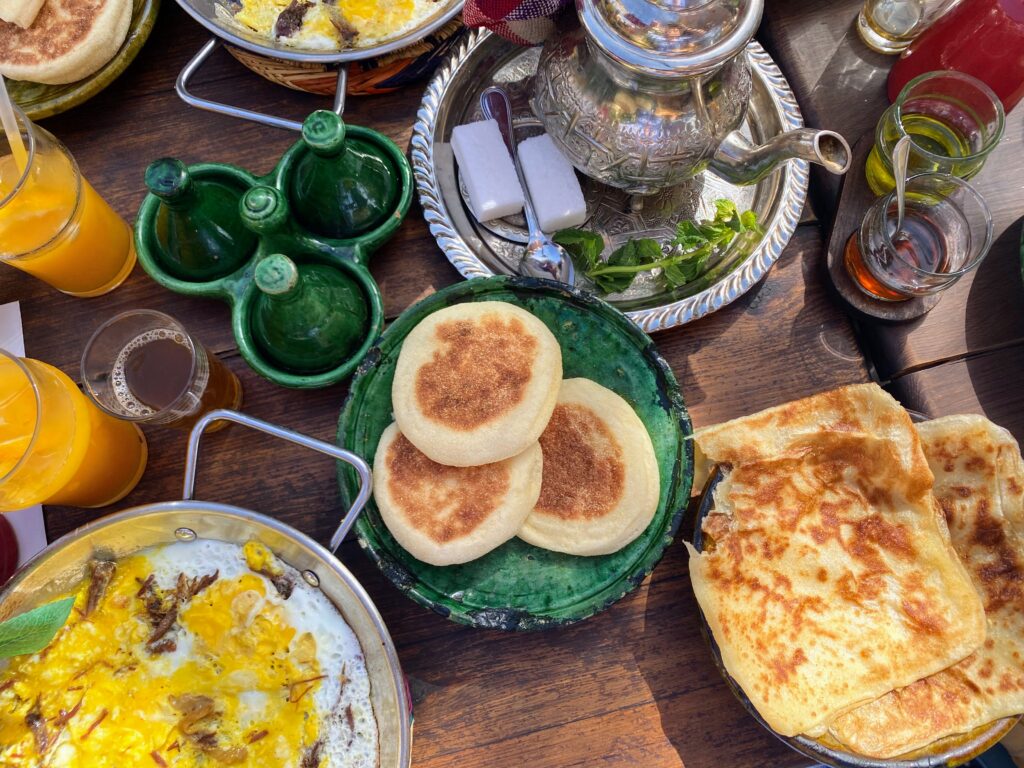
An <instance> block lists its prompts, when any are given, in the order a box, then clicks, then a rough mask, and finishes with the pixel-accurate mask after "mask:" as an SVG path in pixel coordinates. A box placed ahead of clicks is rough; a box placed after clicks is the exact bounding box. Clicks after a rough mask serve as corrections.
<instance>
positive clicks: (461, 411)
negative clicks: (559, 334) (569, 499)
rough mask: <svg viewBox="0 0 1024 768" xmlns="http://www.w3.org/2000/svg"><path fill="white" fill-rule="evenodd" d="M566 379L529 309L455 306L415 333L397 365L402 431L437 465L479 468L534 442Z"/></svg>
mask: <svg viewBox="0 0 1024 768" xmlns="http://www.w3.org/2000/svg"><path fill="white" fill-rule="evenodd" d="M561 380H562V350H561V348H560V347H559V346H558V340H557V339H555V337H554V335H552V333H551V331H549V330H548V328H547V326H546V325H544V323H542V322H541V321H540V320H538V319H537V318H536V317H534V316H533V315H531V314H530V313H529V312H527V311H526V310H523V309H520V308H519V307H517V306H514V305H512V304H506V303H504V302H501V301H480V302H471V303H467V304H456V305H455V306H451V307H446V308H445V309H442V310H440V311H438V312H435V313H433V314H432V315H430V316H429V317H427V318H426V319H424V320H423V321H422V322H421V323H420V324H419V325H417V326H416V327H415V328H413V330H412V332H411V333H409V335H408V336H407V337H406V339H405V341H404V342H403V344H402V351H401V352H400V353H399V355H398V362H397V364H396V365H395V379H394V384H393V385H392V389H391V399H392V403H393V406H394V410H395V420H396V421H397V422H398V426H399V428H400V429H401V431H402V434H403V435H405V436H406V437H407V438H408V439H409V440H410V442H412V444H413V445H415V446H416V447H417V448H419V449H420V450H421V451H423V453H425V454H426V455H427V456H428V457H430V458H431V459H433V460H434V461H436V462H438V463H440V464H449V465H451V466H455V467H468V466H478V465H481V464H492V463H494V462H496V461H502V460H503V459H507V458H509V457H510V456H516V455H518V454H520V453H522V452H523V451H524V450H526V449H527V448H528V447H529V446H530V445H532V444H533V443H535V442H537V438H538V437H540V433H541V432H543V431H544V427H545V426H547V423H548V419H549V418H551V411H552V410H553V409H554V407H555V400H556V399H557V397H558V389H559V385H560V383H561Z"/></svg>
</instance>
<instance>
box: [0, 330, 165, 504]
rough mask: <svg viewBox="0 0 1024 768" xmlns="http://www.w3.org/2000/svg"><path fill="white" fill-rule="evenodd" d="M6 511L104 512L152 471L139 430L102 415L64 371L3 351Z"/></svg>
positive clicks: (0, 465) (1, 470)
mask: <svg viewBox="0 0 1024 768" xmlns="http://www.w3.org/2000/svg"><path fill="white" fill-rule="evenodd" d="M0 413H2V418H0V511H3V512H11V511H14V510H18V509H24V508H25V507H29V506H32V505H33V504H68V505H71V506H75V507H103V506H106V505H107V504H113V503H114V502H115V501H118V500H119V499H121V498H123V497H124V496H126V495H127V494H128V493H129V492H130V491H131V490H132V488H134V487H135V485H136V484H137V483H138V482H139V479H140V478H141V477H142V473H143V471H144V470H145V468H146V458H147V451H146V438H145V437H144V436H143V434H142V430H140V429H139V428H138V427H137V426H136V425H135V424H129V423H127V422H124V421H119V420H118V419H115V418H113V417H111V416H109V415H108V414H106V413H104V412H103V411H101V410H100V409H99V408H97V407H96V406H95V405H93V404H92V403H91V402H90V401H89V399H88V398H87V397H86V396H85V395H83V394H82V392H81V390H79V388H78V386H77V385H76V384H75V383H74V382H73V381H71V379H69V378H68V377H67V376H66V375H65V374H64V373H63V372H62V371H59V370H58V369H56V368H54V367H53V366H50V365H47V364H46V363H43V362H40V361H38V360H31V359H28V358H18V357H14V356H13V355H10V354H8V353H7V352H4V351H3V350H0Z"/></svg>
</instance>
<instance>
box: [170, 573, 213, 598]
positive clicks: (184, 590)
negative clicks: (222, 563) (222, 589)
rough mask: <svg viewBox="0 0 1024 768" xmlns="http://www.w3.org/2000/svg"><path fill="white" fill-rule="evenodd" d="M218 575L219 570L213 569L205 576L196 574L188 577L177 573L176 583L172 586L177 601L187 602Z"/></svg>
mask: <svg viewBox="0 0 1024 768" xmlns="http://www.w3.org/2000/svg"><path fill="white" fill-rule="evenodd" d="M218 576H220V571H214V572H213V573H208V574H206V575H205V576H196V577H195V578H192V579H190V578H188V577H187V576H186V575H185V574H184V573H179V574H178V584H177V586H176V587H175V588H174V594H175V596H176V597H177V598H178V602H179V603H187V602H188V601H189V600H191V599H192V598H193V597H195V596H196V595H198V594H199V593H200V592H202V591H203V590H204V589H206V588H207V587H208V586H210V585H211V584H213V582H215V581H216V580H217V577H218Z"/></svg>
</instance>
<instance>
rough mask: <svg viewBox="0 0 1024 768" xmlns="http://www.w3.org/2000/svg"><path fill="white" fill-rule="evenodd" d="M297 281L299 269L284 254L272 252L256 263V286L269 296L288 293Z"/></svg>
mask: <svg viewBox="0 0 1024 768" xmlns="http://www.w3.org/2000/svg"><path fill="white" fill-rule="evenodd" d="M298 282H299V270H298V268H297V267H296V266H295V262H294V261H292V260H291V259H289V258H288V257H287V256H285V255H284V254H281V253H272V254H271V255H270V256H267V257H266V258H265V259H264V260H263V261H261V262H260V263H259V264H257V265H256V287H257V288H259V289H260V290H261V291H263V292H264V293H269V294H270V295H271V296H280V295H282V294H285V293H288V292H289V291H291V290H292V289H294V288H295V286H296V284H297V283H298Z"/></svg>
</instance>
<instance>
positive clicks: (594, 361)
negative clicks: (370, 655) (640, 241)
mask: <svg viewBox="0 0 1024 768" xmlns="http://www.w3.org/2000/svg"><path fill="white" fill-rule="evenodd" d="M469 301H505V302H510V303H512V304H515V305H517V306H519V307H522V308H523V309H526V310H527V311H529V312H531V313H533V314H534V315H535V316H536V317H538V318H539V319H540V320H541V321H543V322H544V323H545V324H546V325H547V326H548V328H549V329H550V330H551V332H552V333H553V334H554V335H555V338H556V339H558V342H559V345H560V346H561V349H562V366H563V371H564V376H565V377H566V378H573V377H576V376H582V377H585V378H588V379H592V380H594V381H596V382H598V383H599V384H602V385H604V386H606V387H608V388H610V389H612V390H614V391H615V392H616V393H617V394H619V395H621V396H622V397H623V398H624V399H625V400H626V401H627V402H628V403H629V404H630V405H631V406H632V407H633V409H634V410H635V411H636V413H637V415H638V416H639V417H640V419H641V421H643V423H644V426H645V427H646V428H647V432H648V434H649V435H650V436H651V441H652V442H653V444H654V450H655V455H656V456H657V457H658V468H659V474H660V478H661V495H660V498H659V505H658V510H657V512H656V513H655V515H654V519H653V520H652V521H651V523H650V525H649V526H648V527H647V530H645V531H644V532H643V533H642V534H640V536H639V537H637V538H636V539H634V540H633V541H632V542H630V543H629V544H627V545H626V546H625V547H623V548H622V549H620V550H619V551H617V552H614V553H612V554H610V555H601V556H597V557H576V556H573V555H566V554H563V553H560V552H552V551H550V550H547V549H541V548H539V547H534V546H531V545H529V544H527V543H526V542H524V541H521V540H520V539H516V538H513V539H511V540H510V541H507V542H506V543H504V544H502V545H501V546H500V547H498V548H497V549H494V550H492V551H491V552H488V553H487V554H486V555H484V556H483V557H480V558H477V559H476V560H473V561H471V562H468V563H463V564H461V565H449V566H444V567H439V566H433V565H428V564H427V563H423V562H421V561H419V560H417V559H416V558H414V557H413V556H412V555H410V554H409V553H408V552H406V551H405V550H404V549H403V548H402V547H401V546H400V545H399V544H398V542H396V541H395V539H394V537H393V536H392V535H391V533H390V532H389V531H388V529H387V526H386V525H385V524H384V522H383V520H382V519H381V516H380V512H379V510H378V509H377V507H376V504H375V503H374V502H373V501H372V500H371V501H370V502H369V503H368V504H367V505H366V509H365V511H364V512H363V513H362V515H360V516H359V519H358V520H357V521H356V525H355V530H356V533H357V534H358V537H359V543H360V545H361V546H362V548H363V549H364V550H365V551H366V553H367V555H368V556H369V557H370V558H371V559H372V560H373V561H374V562H375V563H376V564H377V566H378V567H379V568H380V569H381V571H382V572H383V573H384V575H385V576H386V577H387V578H388V579H389V580H390V581H391V582H392V583H393V584H394V585H395V586H396V587H398V589H399V590H401V591H402V592H403V593H404V594H406V595H407V596H409V597H410V598H412V599H413V600H415V601H416V602H417V603H419V604H420V605H422V606H424V607H426V608H429V609H431V610H433V611H435V612H436V613H438V614H440V615H442V616H444V617H446V618H448V619H451V620H452V621H455V622H458V623H460V624H467V625H470V626H474V627H482V628H490V629H504V630H535V629H546V628H554V627H560V626H565V625H567V624H572V623H574V622H577V621H582V620H583V619H586V618H588V617H590V616H593V615H594V614H595V613H598V612H599V611H603V610H604V609H606V608H608V607H609V606H610V605H611V604H612V603H614V602H615V601H617V600H619V599H621V598H622V597H624V596H625V595H627V594H629V593H630V592H632V591H633V590H635V589H636V588H637V587H639V586H640V584H641V583H642V582H643V580H644V578H645V577H646V576H647V574H649V573H650V572H651V571H652V570H653V568H654V566H655V565H656V564H657V563H658V561H659V560H660V559H661V556H662V554H664V552H665V548H666V547H667V546H668V545H669V543H671V541H672V538H673V537H674V536H675V533H676V531H677V529H678V528H679V523H680V521H681V519H682V515H683V512H684V510H685V509H686V504H687V501H688V500H689V497H690V486H691V484H692V482H693V445H692V441H691V440H689V439H688V436H689V435H690V434H691V433H692V431H693V430H692V427H691V425H690V419H689V416H688V415H687V413H686V406H685V405H684V404H683V398H682V394H681V393H680V391H679V385H678V384H677V383H676V380H675V376H673V374H672V370H671V369H670V368H669V366H668V364H667V363H666V362H665V360H664V358H663V357H661V355H660V354H659V353H658V351H657V349H656V348H655V345H654V342H653V341H652V340H651V339H650V337H648V336H646V335H645V334H643V333H642V332H641V331H640V330H639V329H638V328H637V327H636V325H634V324H633V323H631V322H629V320H627V319H626V318H625V317H624V316H623V315H622V313H620V312H617V311H616V310H615V309H613V308H612V307H610V306H608V304H606V303H605V302H603V301H600V300H599V299H596V298H594V297H593V296H591V295H589V294H585V293H583V292H581V291H578V290H575V289H571V288H569V287H567V286H565V285H562V284H561V283H555V282H552V281H549V280H535V279H531V278H512V277H504V276H501V277H490V278H486V279H481V280H470V281H469V282H463V283H456V284H455V285H452V286H449V287H448V288H445V289H444V290H442V291H438V292H437V293H435V294H433V295H432V296H430V297H428V298H426V299H424V300H422V301H420V302H418V303H417V304H414V305H413V306H411V307H410V308H409V309H407V310H406V311H405V312H403V313H402V315H401V316H400V317H399V318H398V319H397V320H396V321H395V322H394V323H392V324H391V325H390V326H389V327H388V329H387V330H386V331H385V332H384V334H383V335H382V336H381V337H380V341H379V342H378V343H377V345H376V346H375V347H374V348H373V349H371V350H370V352H369V354H367V356H366V358H365V360H364V361H363V364H362V365H361V366H360V368H359V371H358V372H357V373H356V376H355V378H354V379H353V380H352V385H351V387H350V388H349V396H348V400H347V401H346V403H345V407H344V408H343V409H342V412H341V418H340V420H339V423H338V443H339V445H342V446H344V447H345V448H348V449H349V450H350V451H352V452H354V453H356V454H358V455H360V456H364V457H367V458H368V459H370V460H372V458H373V456H374V455H375V454H376V452H377V444H378V442H379V440H380V436H381V433H382V432H383V431H384V429H385V428H386V427H387V426H388V425H390V424H391V422H392V421H394V416H393V409H392V403H391V385H392V381H393V379H394V375H395V364H396V362H397V360H398V355H399V351H400V350H401V347H402V342H403V341H404V340H405V337H406V336H407V335H408V334H409V332H410V331H411V330H412V329H413V328H414V327H415V326H416V325H417V324H419V322H420V321H421V320H423V318H425V317H426V316H427V315H429V314H431V313H432V312H436V311H438V310H440V309H443V308H444V307H447V306H450V305H453V304H459V303H463V302H469ZM338 477H339V481H340V484H341V496H342V499H343V503H345V504H346V505H347V504H349V503H350V502H351V500H352V498H353V497H354V494H355V487H356V484H355V482H354V476H353V475H352V473H351V472H350V471H349V470H348V469H347V468H345V467H339V471H338Z"/></svg>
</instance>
